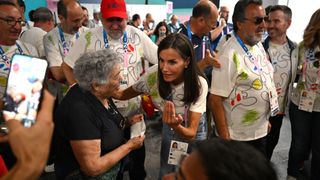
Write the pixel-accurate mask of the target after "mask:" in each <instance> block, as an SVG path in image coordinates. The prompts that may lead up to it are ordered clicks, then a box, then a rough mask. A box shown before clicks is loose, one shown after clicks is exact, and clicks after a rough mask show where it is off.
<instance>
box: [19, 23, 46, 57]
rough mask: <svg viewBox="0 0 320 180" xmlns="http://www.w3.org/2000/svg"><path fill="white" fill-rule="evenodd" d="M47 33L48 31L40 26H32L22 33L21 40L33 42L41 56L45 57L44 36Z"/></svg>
mask: <svg viewBox="0 0 320 180" xmlns="http://www.w3.org/2000/svg"><path fill="white" fill-rule="evenodd" d="M46 34H47V32H46V31H44V30H42V29H41V28H38V27H31V28H30V29H28V30H26V31H24V32H23V33H21V35H20V40H21V41H22V42H26V43H29V44H32V45H33V46H34V47H35V48H36V49H37V51H38V54H39V57H44V56H45V53H44V47H43V37H44V36H45V35H46Z"/></svg>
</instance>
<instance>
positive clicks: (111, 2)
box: [100, 0, 128, 19]
mask: <svg viewBox="0 0 320 180" xmlns="http://www.w3.org/2000/svg"><path fill="white" fill-rule="evenodd" d="M100 12H101V16H102V18H105V19H108V18H111V17H119V18H123V19H126V18H128V15H127V8H126V3H125V1H124V0H102V1H101V4H100Z"/></svg>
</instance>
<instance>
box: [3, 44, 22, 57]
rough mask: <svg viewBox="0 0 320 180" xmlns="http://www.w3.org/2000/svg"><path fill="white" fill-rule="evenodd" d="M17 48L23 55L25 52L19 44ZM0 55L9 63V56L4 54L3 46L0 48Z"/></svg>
mask: <svg viewBox="0 0 320 180" xmlns="http://www.w3.org/2000/svg"><path fill="white" fill-rule="evenodd" d="M16 46H17V48H18V51H19V54H23V50H22V48H21V46H20V45H19V44H18V43H16ZM0 54H1V57H2V59H3V60H4V61H8V60H9V58H8V56H7V55H6V54H5V52H4V50H3V49H2V47H1V46H0Z"/></svg>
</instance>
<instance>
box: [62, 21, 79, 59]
mask: <svg viewBox="0 0 320 180" xmlns="http://www.w3.org/2000/svg"><path fill="white" fill-rule="evenodd" d="M58 29H59V35H60V40H61V43H62V48H63V53H64V55H66V54H67V53H68V52H69V50H70V46H69V47H67V43H66V40H65V38H64V34H63V31H62V28H61V27H60V26H59V27H58ZM78 38H79V32H77V33H76V39H78Z"/></svg>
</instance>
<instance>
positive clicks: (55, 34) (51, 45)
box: [43, 26, 88, 67]
mask: <svg viewBox="0 0 320 180" xmlns="http://www.w3.org/2000/svg"><path fill="white" fill-rule="evenodd" d="M87 29H88V28H86V27H81V28H80V29H79V36H80V35H81V34H82V33H84V32H85V31H86V30H87ZM63 35H64V39H65V43H66V47H67V48H68V49H69V51H70V48H71V47H72V46H73V44H74V43H75V41H76V40H77V34H67V33H63ZM43 45H44V49H45V53H46V58H47V60H48V62H49V67H55V66H58V67H59V66H61V64H62V62H63V60H64V58H65V55H66V54H67V53H68V52H64V49H63V46H62V41H61V38H60V34H59V27H58V26H57V27H55V28H53V29H52V30H51V31H49V32H48V33H47V34H46V35H45V36H44V38H43Z"/></svg>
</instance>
